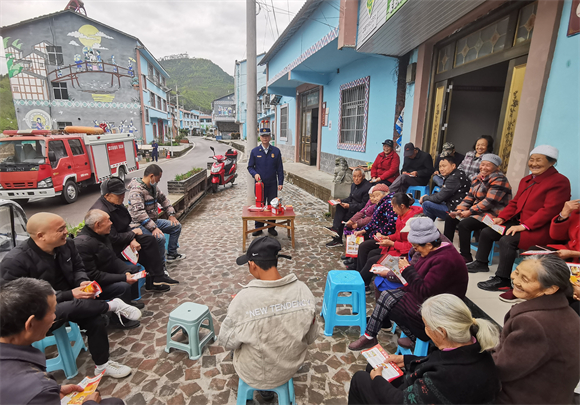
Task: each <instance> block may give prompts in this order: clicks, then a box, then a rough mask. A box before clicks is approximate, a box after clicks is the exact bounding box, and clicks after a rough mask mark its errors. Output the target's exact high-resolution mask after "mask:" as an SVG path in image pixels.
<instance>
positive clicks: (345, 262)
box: [342, 257, 354, 266]
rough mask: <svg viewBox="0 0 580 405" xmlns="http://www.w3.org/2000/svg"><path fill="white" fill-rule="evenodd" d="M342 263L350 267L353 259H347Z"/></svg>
mask: <svg viewBox="0 0 580 405" xmlns="http://www.w3.org/2000/svg"><path fill="white" fill-rule="evenodd" d="M342 263H343V264H344V265H345V266H350V265H351V264H354V258H352V257H347V258H346V260H343V261H342Z"/></svg>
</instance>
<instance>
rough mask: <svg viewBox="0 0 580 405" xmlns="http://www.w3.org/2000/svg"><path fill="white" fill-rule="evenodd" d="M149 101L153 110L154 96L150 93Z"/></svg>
mask: <svg viewBox="0 0 580 405" xmlns="http://www.w3.org/2000/svg"><path fill="white" fill-rule="evenodd" d="M149 99H150V100H151V107H153V108H155V94H153V93H150V96H149Z"/></svg>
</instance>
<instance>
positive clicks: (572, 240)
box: [550, 200, 580, 263]
mask: <svg viewBox="0 0 580 405" xmlns="http://www.w3.org/2000/svg"><path fill="white" fill-rule="evenodd" d="M550 237H551V238H552V239H554V240H567V241H568V243H566V245H565V246H556V247H558V248H559V249H558V256H560V258H561V259H564V260H568V259H571V261H572V262H574V263H580V200H572V201H567V202H566V204H564V208H562V211H561V212H560V214H558V215H557V216H556V217H555V218H554V219H552V223H551V224H550Z"/></svg>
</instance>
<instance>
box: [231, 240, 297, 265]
mask: <svg viewBox="0 0 580 405" xmlns="http://www.w3.org/2000/svg"><path fill="white" fill-rule="evenodd" d="M280 250H282V246H281V245H280V242H278V240H277V239H274V238H270V237H269V236H262V237H261V238H257V239H254V240H253V241H252V243H250V246H249V247H248V250H247V251H246V254H245V255H242V256H240V257H238V258H237V259H236V263H237V264H238V265H239V266H241V265H242V264H246V263H248V262H249V261H254V260H274V259H276V258H278V257H284V258H286V259H292V258H291V257H290V256H286V255H279V254H278V252H279V251H280Z"/></svg>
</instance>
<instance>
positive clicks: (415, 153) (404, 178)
mask: <svg viewBox="0 0 580 405" xmlns="http://www.w3.org/2000/svg"><path fill="white" fill-rule="evenodd" d="M404 150H405V154H404V156H405V160H403V170H402V171H401V175H400V176H399V177H398V178H397V180H395V181H394V182H393V184H391V186H390V187H389V189H390V190H391V192H393V193H398V192H405V191H407V187H409V186H426V185H427V184H428V183H429V180H430V179H431V175H432V174H433V172H434V171H435V169H434V168H433V158H432V157H431V155H430V154H428V153H427V152H423V151H422V150H421V149H419V148H416V147H415V145H413V144H412V143H411V142H409V143H408V144H406V145H405V149H404Z"/></svg>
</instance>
